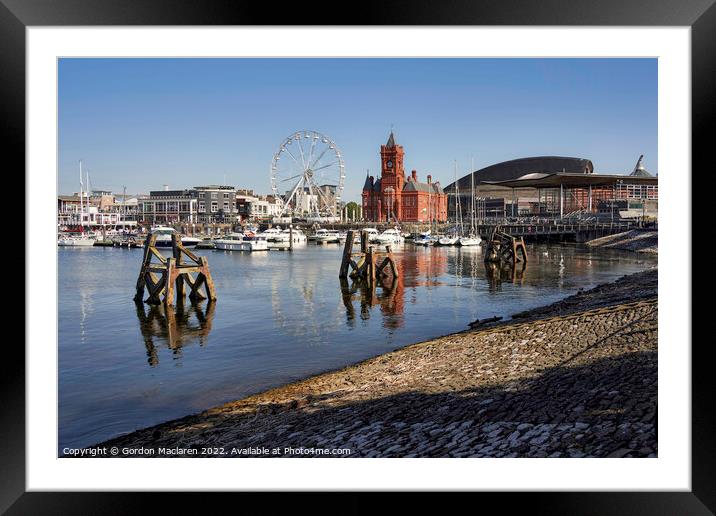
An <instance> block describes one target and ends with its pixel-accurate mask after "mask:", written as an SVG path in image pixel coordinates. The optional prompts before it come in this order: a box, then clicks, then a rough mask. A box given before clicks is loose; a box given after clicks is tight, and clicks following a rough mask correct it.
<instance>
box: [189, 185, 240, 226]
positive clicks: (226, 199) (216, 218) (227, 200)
mask: <svg viewBox="0 0 716 516" xmlns="http://www.w3.org/2000/svg"><path fill="white" fill-rule="evenodd" d="M191 193H192V195H194V196H195V197H196V199H197V201H198V203H197V222H199V223H209V224H211V223H215V222H219V223H231V222H234V221H235V220H236V219H237V218H238V216H239V211H238V208H237V207H236V188H235V187H233V186H224V185H208V186H195V187H194V189H193V190H192V191H191Z"/></svg>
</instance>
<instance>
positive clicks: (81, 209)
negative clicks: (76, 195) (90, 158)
mask: <svg viewBox="0 0 716 516" xmlns="http://www.w3.org/2000/svg"><path fill="white" fill-rule="evenodd" d="M83 214H84V209H83V207H82V160H80V230H82V218H83V217H82V215H83Z"/></svg>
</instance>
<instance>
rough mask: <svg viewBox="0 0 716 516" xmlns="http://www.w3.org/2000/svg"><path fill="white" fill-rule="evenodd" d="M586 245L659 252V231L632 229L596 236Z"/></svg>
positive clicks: (651, 252)
mask: <svg viewBox="0 0 716 516" xmlns="http://www.w3.org/2000/svg"><path fill="white" fill-rule="evenodd" d="M586 245H587V246H589V247H605V248H607V249H621V250H623V251H634V252H635V253H649V254H658V252H659V233H658V231H656V230H654V229H632V230H630V231H625V232H624V233H617V234H615V235H608V236H605V237H601V238H595V239H594V240H590V241H589V242H586Z"/></svg>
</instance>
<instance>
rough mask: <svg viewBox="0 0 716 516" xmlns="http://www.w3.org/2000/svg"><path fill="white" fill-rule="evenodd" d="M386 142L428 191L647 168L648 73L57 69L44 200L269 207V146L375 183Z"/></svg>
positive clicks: (349, 192)
mask: <svg viewBox="0 0 716 516" xmlns="http://www.w3.org/2000/svg"><path fill="white" fill-rule="evenodd" d="M391 125H392V126H393V129H394V132H395V136H396V140H397V143H399V144H401V145H403V146H404V148H405V166H406V170H407V171H409V170H412V169H416V170H417V171H418V175H419V177H420V178H421V179H422V180H424V179H425V176H426V175H427V174H432V175H433V178H435V180H440V181H441V182H442V183H443V184H447V183H450V182H452V180H453V179H454V161H455V160H457V162H458V171H459V174H460V175H463V174H464V173H468V172H469V168H470V161H471V159H472V158H473V157H474V163H475V169H480V168H482V167H485V166H487V165H490V164H493V163H497V162H500V161H505V160H509V159H515V158H520V157H526V156H538V155H560V156H575V157H583V158H588V159H591V160H592V161H593V162H594V165H595V171H596V172H597V173H600V172H601V173H626V172H628V171H630V170H631V169H632V167H633V166H634V164H635V162H636V160H637V158H638V157H639V154H644V155H645V158H644V164H645V167H646V168H647V170H649V171H650V172H652V173H656V172H658V163H657V60H656V59H62V60H61V61H60V64H59V191H60V193H71V192H74V191H77V190H78V160H80V159H82V160H83V165H84V167H85V168H86V169H88V170H89V173H90V179H91V183H92V187H93V188H94V189H107V190H112V191H115V192H121V191H122V187H123V186H126V187H127V192H128V193H131V194H134V193H139V192H141V193H148V192H149V190H158V189H161V188H162V185H163V184H168V185H169V186H170V188H185V187H192V186H197V185H201V184H216V183H224V181H226V183H227V184H231V185H236V186H239V187H242V188H252V189H254V190H255V191H257V192H259V193H270V174H269V168H270V164H271V159H272V157H273V154H274V153H275V152H276V150H277V149H278V146H279V144H280V143H281V141H282V140H283V139H284V138H285V137H287V136H289V135H290V134H292V133H293V132H295V131H298V130H301V129H311V130H316V131H319V132H321V133H324V134H326V135H328V136H329V137H331V138H332V139H333V140H334V141H335V142H336V143H337V144H338V146H339V147H340V148H341V151H342V153H343V156H344V160H345V165H346V176H347V177H346V187H345V192H344V199H346V200H357V199H358V197H359V195H360V190H361V187H362V185H363V181H364V179H365V175H366V169H369V170H370V171H371V174H374V175H376V174H377V172H378V169H379V154H378V153H379V150H380V145H381V144H384V143H385V141H386V140H387V137H388V134H389V133H390V129H391Z"/></svg>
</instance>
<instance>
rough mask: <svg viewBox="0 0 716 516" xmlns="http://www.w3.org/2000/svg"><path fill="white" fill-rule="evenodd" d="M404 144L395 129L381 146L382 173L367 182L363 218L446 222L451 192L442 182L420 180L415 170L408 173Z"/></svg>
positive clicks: (380, 220) (364, 188)
mask: <svg viewBox="0 0 716 516" xmlns="http://www.w3.org/2000/svg"><path fill="white" fill-rule="evenodd" d="M404 156H405V151H404V150H403V146H402V145H396V143H395V137H394V136H393V133H392V132H391V133H390V136H389V137H388V142H387V143H386V144H385V145H381V146H380V177H379V178H378V179H377V180H376V179H375V178H374V177H373V176H368V177H366V180H365V184H364V185H363V218H365V219H366V220H370V221H373V222H430V221H436V222H444V221H446V220H447V194H446V193H445V192H444V191H443V189H442V188H441V187H440V183H437V182H436V183H433V182H432V177H431V176H429V175H428V177H427V179H428V182H427V183H421V182H420V181H418V174H417V172H416V171H415V170H413V171H412V173H411V174H410V176H408V177H407V178H406V177H405V169H404V168H403V167H404V165H403V158H404Z"/></svg>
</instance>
